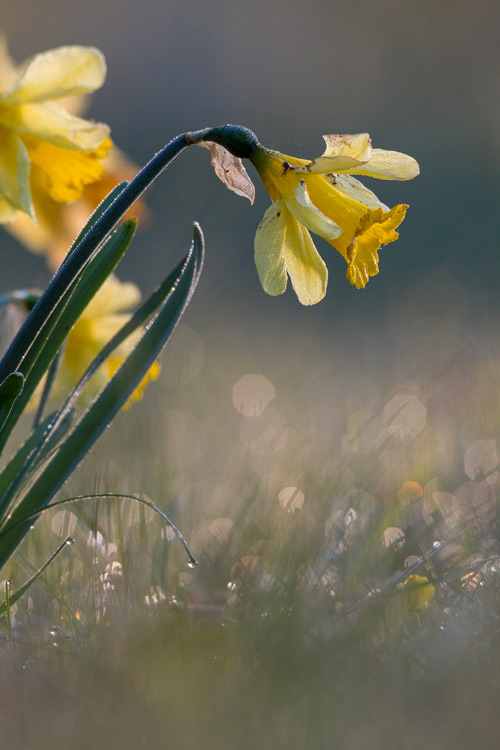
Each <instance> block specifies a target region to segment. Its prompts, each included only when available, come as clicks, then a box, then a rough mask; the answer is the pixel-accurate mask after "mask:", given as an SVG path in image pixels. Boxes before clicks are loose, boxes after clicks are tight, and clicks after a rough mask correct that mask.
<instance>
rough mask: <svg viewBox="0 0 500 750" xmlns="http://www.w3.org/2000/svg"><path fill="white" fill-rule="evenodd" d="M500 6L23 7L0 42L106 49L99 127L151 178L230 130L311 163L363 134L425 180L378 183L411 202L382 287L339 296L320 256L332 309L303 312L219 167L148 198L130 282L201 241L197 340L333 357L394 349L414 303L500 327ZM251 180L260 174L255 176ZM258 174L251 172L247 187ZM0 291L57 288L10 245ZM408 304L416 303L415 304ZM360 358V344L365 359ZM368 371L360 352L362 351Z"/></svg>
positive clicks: (251, 212)
mask: <svg viewBox="0 0 500 750" xmlns="http://www.w3.org/2000/svg"><path fill="white" fill-rule="evenodd" d="M499 16H500V10H499V7H498V3H496V2H494V0H480V2H479V3H471V2H468V1H467V0H454V1H453V2H449V3H439V4H436V3H435V2H432V0H410V1H409V2H401V1H400V0H377V1H376V2H372V1H371V0H360V1H359V2H355V3H351V2H343V1H342V0H333V2H332V1H329V2H326V0H325V1H322V0H311V2H308V3H304V2H295V1H294V0H292V1H291V2H284V0H266V1H265V2H264V0H262V1H261V0H256V2H254V3H252V5H251V7H249V6H248V5H247V4H244V3H242V2H239V0H237V1H236V2H224V1H223V0H214V1H213V2H210V3H202V2H199V0H185V1H184V2H183V3H174V2H170V0H162V1H161V2H160V1H158V2H155V1H154V0H145V2H143V3H141V4H138V3H136V2H133V1H132V0H119V2H118V0H117V1H116V2H114V1H113V0H106V2H97V0H87V2H85V3H77V2H72V1H70V2H62V0H61V1H60V2H59V0H50V2H34V0H18V2H16V4H15V6H14V4H6V7H5V8H4V9H3V13H2V30H3V32H4V33H5V34H6V36H7V38H8V42H9V47H10V52H11V55H12V56H13V57H14V59H15V60H17V61H18V62H21V61H22V60H24V59H25V58H26V57H28V56H30V55H32V54H34V53H36V52H38V51H41V50H44V49H49V48H51V47H55V46H58V45H61V44H72V43H81V44H89V45H95V46H97V47H99V48H100V49H101V50H102V51H103V52H104V54H105V56H106V59H107V63H108V77H107V81H106V83H105V85H104V87H103V88H102V89H101V90H100V91H99V92H97V93H96V94H95V95H94V97H93V100H92V104H91V107H90V110H89V114H90V115H91V116H94V117H95V118H96V119H99V120H102V121H104V122H107V123H109V124H110V126H111V129H112V135H113V138H114V140H115V142H116V143H117V145H119V146H120V148H122V149H123V150H124V151H126V152H127V154H128V155H129V156H130V157H131V158H132V159H133V160H135V161H136V162H137V163H138V164H141V165H142V164H144V163H145V162H146V161H147V160H149V158H150V157H151V156H152V154H153V153H154V152H155V151H157V150H158V149H159V148H160V147H161V146H162V145H163V144H164V143H166V142H167V141H168V140H170V139H171V138H172V137H174V136H175V135H177V134H178V133H180V132H184V131H186V130H193V129H197V128H201V127H205V126H208V125H218V124H223V123H226V122H231V123H240V124H243V125H246V126H247V127H249V128H251V129H252V130H254V131H255V132H256V133H257V135H258V137H259V139H260V140H261V142H262V143H264V145H266V146H268V147H270V148H276V149H278V150H280V151H282V152H284V153H290V154H293V155H296V156H301V157H306V158H314V157H315V156H317V155H319V154H320V153H321V152H322V150H323V141H322V138H321V135H322V134H323V133H356V132H361V131H366V132H369V133H370V135H371V137H372V141H373V143H374V145H375V146H376V147H380V148H388V149H393V150H399V151H403V152H405V153H408V154H411V155H412V156H414V157H415V158H416V159H417V160H418V161H419V163H420V165H421V176H420V177H419V178H418V179H416V180H414V181H411V182H407V183H397V182H393V183H390V182H384V183H381V182H377V181H374V180H370V179H367V180H366V183H367V184H369V187H370V188H371V189H373V190H374V191H375V192H376V193H377V194H378V195H379V197H380V198H381V200H383V201H384V202H385V203H387V204H389V205H394V204H395V203H398V202H399V203H401V202H404V203H409V204H410V210H409V211H408V214H407V218H406V220H405V222H404V224H403V225H402V227H401V232H400V240H399V241H398V242H397V243H394V244H392V245H390V246H388V247H387V248H386V249H383V250H382V251H381V253H380V257H381V263H380V267H381V272H380V274H379V276H378V277H377V278H374V279H372V280H371V281H370V283H369V284H368V287H367V288H366V289H365V290H364V291H358V290H356V289H354V288H353V287H351V286H350V285H349V284H348V283H346V280H345V265H344V261H343V260H342V259H341V258H340V257H339V256H338V254H337V253H335V252H334V251H333V252H332V248H330V246H328V245H327V244H326V243H324V242H323V241H322V240H318V247H319V249H320V252H321V254H322V256H323V257H324V259H325V261H326V263H327V264H328V267H329V272H330V280H329V293H328V295H327V297H326V299H325V300H324V301H323V302H322V303H321V304H320V305H318V306H317V307H315V308H313V309H310V310H304V309H301V308H300V305H299V304H298V303H297V301H296V299H295V298H294V295H293V294H292V293H291V292H289V293H287V294H286V296H285V297H284V298H278V299H271V298H267V297H266V296H264V295H263V294H262V292H261V290H260V288H259V283H258V279H257V275H256V272H255V270H254V266H253V257H252V256H253V236H254V232H255V228H256V227H257V224H258V222H259V221H260V219H261V217H262V214H263V212H264V210H265V209H266V207H267V206H268V204H269V199H268V196H267V194H266V193H265V190H264V189H263V188H262V186H261V185H258V187H257V200H256V204H255V206H254V207H252V206H250V205H249V203H248V202H247V201H245V200H242V199H240V198H239V197H238V196H236V195H232V194H230V193H228V192H227V190H225V189H224V188H223V186H222V185H221V184H219V182H218V180H217V179H216V178H214V174H213V172H212V170H211V168H210V165H209V160H208V158H207V154H206V153H203V152H201V151H198V150H197V149H191V150H190V151H189V152H188V153H187V154H184V155H183V156H182V158H181V160H179V161H178V162H177V163H175V165H173V166H172V168H171V169H170V170H169V172H168V174H165V175H163V176H162V178H161V179H160V180H158V182H157V183H156V185H155V187H154V189H153V190H152V191H150V193H149V195H148V198H147V200H148V204H149V205H150V207H151V209H152V221H151V223H150V226H149V227H148V228H147V230H146V231H144V232H143V233H142V235H141V236H140V237H139V238H137V240H136V241H135V242H134V247H133V250H132V251H131V252H130V253H129V255H128V257H127V258H126V260H125V262H124V264H123V266H122V267H121V272H120V275H121V277H122V278H127V279H132V280H136V281H138V283H140V285H141V287H143V289H149V288H150V287H152V286H153V285H154V284H155V282H156V281H157V279H158V278H159V276H160V275H161V274H163V273H164V270H165V269H168V268H169V267H170V264H171V261H172V258H174V257H176V258H177V257H179V256H180V254H181V253H182V252H183V251H184V250H185V248H186V247H187V246H188V244H189V242H190V235H191V222H192V221H193V220H197V221H199V222H200V223H201V224H202V227H203V229H204V231H205V235H206V241H207V263H206V268H205V273H204V277H203V279H202V283H201V286H200V288H199V290H198V293H197V295H196V299H195V301H194V303H193V307H192V308H191V320H192V321H195V320H196V321H197V326H198V327H200V324H201V326H202V327H203V331H202V333H203V335H205V333H209V332H210V331H212V332H213V330H214V328H215V329H217V328H218V326H219V325H224V327H225V328H226V329H227V327H229V328H230V329H231V328H233V327H234V328H237V330H238V332H239V335H241V336H242V337H246V335H247V332H249V331H250V332H255V331H257V332H258V333H259V335H258V336H257V338H258V339H259V340H260V338H261V336H260V334H261V333H263V332H264V331H265V334H266V336H269V335H271V336H272V335H275V334H277V333H278V334H279V335H282V336H287V335H293V334H294V331H295V330H296V326H297V325H299V326H301V325H305V326H306V327H307V330H308V332H310V333H311V332H312V331H316V332H317V333H318V334H321V335H326V336H327V337H328V339H327V340H328V342H329V343H330V345H331V346H332V347H333V346H334V345H335V343H334V342H336V341H337V340H338V339H339V337H342V335H343V330H344V329H345V326H346V325H349V323H350V322H352V321H353V320H355V321H356V327H358V323H359V324H360V325H361V327H362V328H363V330H366V329H367V328H369V327H374V328H376V336H377V347H378V348H382V349H385V348H386V347H390V346H391V341H392V338H393V333H392V331H390V330H389V329H388V324H389V323H390V321H391V320H393V319H394V318H396V319H397V317H398V316H397V314H396V313H395V312H394V305H395V304H396V305H399V304H401V303H402V301H406V300H407V299H408V298H409V295H410V293H411V291H412V290H416V289H417V290H418V293H417V297H418V300H419V302H418V303H417V304H418V306H419V307H424V306H428V305H429V304H430V305H431V306H435V305H439V306H440V307H441V308H442V307H446V306H448V305H453V306H454V309H455V312H456V313H457V314H460V315H462V316H463V319H464V321H467V322H468V323H470V322H471V321H472V320H473V319H475V320H476V321H477V322H478V324H479V323H480V324H481V325H482V326H483V325H484V324H485V323H487V321H485V318H484V316H485V315H486V316H488V314H489V312H490V311H492V310H496V307H497V303H498V299H497V295H496V289H497V285H498V274H499V273H500V258H499V254H498V236H497V232H496V229H497V225H498V221H497V212H498V203H499V185H498V183H499V180H498V162H499V154H500V135H499V132H500V130H499V117H500V114H499V103H498V102H499V98H498V89H499V77H500V70H499V68H500V60H499V57H498V53H497V49H498V26H499ZM250 170H252V167H251V166H250ZM253 175H254V176H256V175H255V172H253ZM0 253H1V255H0V258H1V263H2V282H1V285H2V288H3V289H5V288H12V287H13V286H18V285H21V286H22V285H25V284H26V283H28V282H27V276H29V277H30V282H31V283H32V282H40V283H41V282H42V281H46V279H47V276H46V274H45V275H44V271H43V270H42V269H43V266H42V264H41V263H37V262H35V261H36V259H33V258H32V256H30V255H29V254H28V253H26V251H24V250H22V249H20V248H19V247H17V246H16V244H15V243H13V242H12V241H10V240H9V239H8V238H7V237H3V238H2V243H1V249H0ZM403 304H405V302H403ZM353 345H354V342H353ZM355 346H356V356H357V357H359V356H360V352H359V349H360V342H359V340H358V341H357V342H356V344H355Z"/></svg>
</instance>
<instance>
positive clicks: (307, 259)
mask: <svg viewBox="0 0 500 750" xmlns="http://www.w3.org/2000/svg"><path fill="white" fill-rule="evenodd" d="M323 137H324V139H325V142H326V151H325V152H324V154H323V155H322V156H321V157H319V158H318V159H315V160H314V161H307V160H305V159H297V158H295V157H292V156H286V155H284V154H281V153H279V152H278V151H271V150H269V149H266V148H264V147H262V146H261V145H260V144H257V145H256V146H255V147H254V148H253V151H252V153H251V155H250V157H249V158H250V160H251V162H252V163H253V165H254V166H255V167H256V169H257V171H258V173H259V175H260V177H261V179H262V181H263V183H264V186H265V187H266V189H267V191H268V193H269V195H270V196H271V199H272V200H273V205H272V206H271V207H270V208H269V209H268V210H267V211H266V213H265V215H264V218H263V220H262V221H261V223H260V225H259V228H258V230H257V234H256V237H255V262H256V265H257V270H258V273H259V277H260V281H261V283H262V286H263V288H264V290H265V291H266V292H267V293H268V294H272V295H276V294H282V293H283V292H284V291H285V289H286V286H287V275H288V276H290V279H291V281H292V285H293V288H294V290H295V292H296V294H297V296H298V298H299V300H300V302H302V304H304V305H313V304H315V303H316V302H319V301H320V300H321V299H322V298H323V297H324V295H325V292H326V285H327V278H328V271H327V268H326V266H325V264H324V262H323V260H322V258H321V257H320V255H319V253H318V251H317V250H316V247H315V245H314V243H313V241H312V239H311V236H310V234H309V232H313V233H314V234H317V235H319V236H320V237H323V238H324V239H325V240H326V241H327V242H329V243H330V245H332V246H333V247H334V248H335V249H336V250H338V252H339V253H340V254H341V255H342V256H343V257H344V258H345V260H346V261H347V266H348V267H347V279H348V280H349V281H350V282H351V284H354V285H355V286H356V287H357V288H358V289H359V288H363V287H364V286H365V285H366V283H367V282H368V280H369V278H370V276H374V275H375V274H377V273H378V270H379V269H378V264H379V258H378V251H379V249H380V247H381V246H382V245H386V244H388V243H389V242H393V241H394V240H396V239H397V238H398V233H397V232H396V227H398V226H399V224H401V222H402V221H403V219H404V217H405V213H406V209H407V208H408V206H406V205H404V204H401V205H397V206H395V207H394V208H392V209H390V208H388V207H387V206H385V205H384V204H383V203H381V202H380V201H379V199H378V198H377V196H376V195H375V194H374V193H372V192H371V190H368V188H366V187H364V185H362V184H361V183H360V182H359V181H358V180H357V179H355V178H354V177H353V176H352V175H367V176H369V177H376V178H378V179H382V180H410V179H412V178H413V177H416V176H417V175H418V174H419V167H418V164H417V162H416V161H415V159H413V158H412V157H411V156H407V155H406V154H401V153H399V152H397V151H384V150H382V149H374V148H372V146H371V142H370V137H369V136H368V134H367V133H359V134H357V135H326V136H323Z"/></svg>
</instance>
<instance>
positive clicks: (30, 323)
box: [0, 137, 204, 615]
mask: <svg viewBox="0 0 500 750" xmlns="http://www.w3.org/2000/svg"><path fill="white" fill-rule="evenodd" d="M185 145H186V144H185V141H184V139H183V137H179V138H178V139H176V140H175V141H173V142H172V143H171V144H169V145H167V146H166V147H165V149H163V151H162V152H160V154H157V155H156V156H155V157H154V159H153V160H152V162H150V164H148V165H146V167H145V168H144V169H143V170H141V172H139V174H138V175H137V176H136V178H135V179H134V180H132V182H131V183H126V182H125V183H122V184H120V185H118V186H117V187H116V188H115V189H114V190H113V191H112V192H111V193H110V194H109V195H108V197H107V198H106V199H105V200H104V201H103V203H102V204H101V205H100V206H99V207H98V208H97V210H96V211H95V212H94V214H93V215H92V216H91V217H90V219H89V221H88V223H87V225H86V226H85V227H84V229H83V230H82V232H81V233H80V235H79V236H78V237H77V238H76V240H75V242H74V243H73V245H72V247H71V248H70V250H69V252H68V255H67V256H66V259H65V260H64V262H63V263H62V264H61V266H60V267H59V269H58V271H57V272H56V274H55V275H54V277H53V279H52V281H51V283H50V285H49V286H48V288H47V290H46V291H45V292H44V293H40V295H33V293H31V292H30V293H28V292H26V293H25V294H23V293H13V294H11V295H4V296H2V298H1V299H0V304H5V303H7V302H9V301H14V302H16V303H18V304H19V303H22V304H24V306H25V307H28V305H27V304H26V302H27V301H29V303H30V306H32V309H31V311H30V312H29V314H28V315H27V317H26V320H25V322H24V323H23V325H22V326H21V328H20V330H19V331H18V333H17V335H16V336H15V338H14V340H13V341H12V343H11V345H10V347H9V349H8V350H7V352H6V353H5V355H4V357H3V359H2V361H1V362H0V454H1V453H2V452H3V451H4V449H5V446H6V445H7V442H8V441H9V439H10V438H11V437H12V432H13V429H14V427H15V426H16V424H17V423H18V421H19V419H20V417H21V416H22V415H23V413H24V412H25V411H26V409H27V407H28V406H29V405H30V404H31V403H32V401H33V398H34V394H35V392H36V389H37V388H40V387H41V383H42V382H43V381H45V386H44V388H43V391H42V396H41V400H40V404H39V408H38V412H37V416H36V418H35V424H34V426H33V429H32V431H31V432H30V434H28V436H27V437H26V440H25V442H24V443H23V444H22V445H21V446H20V447H19V448H18V449H17V451H16V452H15V453H14V455H13V456H12V458H10V460H8V461H7V462H6V463H5V465H4V467H3V470H2V471H1V472H0V567H3V566H4V565H5V564H6V563H7V562H8V561H9V560H10V559H11V556H12V555H13V554H14V552H15V551H16V550H17V548H18V546H19V544H20V542H21V541H22V539H23V538H24V536H25V535H26V533H27V531H28V530H29V528H30V527H31V526H32V524H33V523H34V521H35V520H36V518H37V517H38V515H39V514H40V513H41V512H42V510H43V509H44V508H46V507H47V506H48V505H49V504H50V503H51V501H52V500H53V498H54V496H55V495H56V493H57V492H58V490H59V489H60V488H61V487H62V485H63V484H64V482H65V481H66V480H67V479H68V477H69V476H70V475H71V474H72V472H73V471H74V469H75V468H76V467H77V466H78V464H79V463H80V462H81V461H82V459H83V458H84V457H85V456H86V454H87V453H88V452H89V451H90V450H91V448H92V446H93V445H94V444H95V443H96V441H97V440H98V439H99V437H100V436H101V434H102V433H103V432H104V430H105V429H106V428H107V427H108V425H109V424H110V422H111V421H112V420H113V418H114V417H115V416H116V414H117V413H118V411H119V410H120V409H121V408H122V406H124V405H125V404H126V402H127V401H128V399H129V398H130V397H131V395H132V394H133V393H134V391H135V389H136V388H137V387H138V386H139V384H140V383H141V381H142V380H143V379H144V377H145V375H146V373H147V372H148V370H149V368H150V367H151V366H152V365H153V363H154V362H155V360H156V359H157V357H158V355H159V354H160V352H161V350H162V348H163V347H164V345H165V344H166V342H167V340H168V338H169V337H170V335H171V333H172V331H173V330H174V328H175V326H176V325H177V323H178V321H179V319H180V317H181V315H182V314H183V312H184V310H185V309H186V306H187V305H188V303H189V301H190V299H191V296H192V294H193V292H194V289H195V287H196V285H197V283H198V279H199V276H200V272H201V268H202V263H203V252H204V246H203V235H202V233H201V230H200V228H199V227H198V225H195V227H194V240H193V244H192V246H191V249H190V250H189V252H188V254H187V255H186V257H185V258H184V259H183V260H182V261H181V262H180V263H179V264H178V265H177V266H176V267H175V268H174V270H173V271H172V272H171V273H170V274H169V275H168V276H167V278H166V279H165V280H164V281H163V282H162V283H161V284H160V285H159V286H158V288H157V289H156V290H155V291H154V292H153V293H152V294H151V296H150V297H149V298H148V299H147V300H146V301H145V302H144V303H143V304H142V305H141V306H140V308H139V309H138V310H137V311H136V313H135V314H134V315H133V316H132V317H131V318H130V320H129V321H128V322H127V323H126V324H125V325H124V326H123V327H122V328H121V330H119V331H118V333H117V334H116V335H115V336H114V337H113V338H112V340H111V341H109V343H108V344H107V345H106V346H105V347H104V349H103V350H102V351H101V352H100V353H99V354H98V355H97V356H96V357H95V359H94V361H93V362H91V364H90V365H89V367H88V369H87V370H86V372H85V373H84V374H83V376H82V377H81V380H80V382H79V383H77V385H76V386H75V387H74V388H73V389H72V390H71V392H70V393H69V394H67V396H66V398H65V401H64V403H63V404H62V406H61V407H60V408H59V409H58V410H57V411H56V412H54V413H53V414H51V415H50V416H49V417H48V418H45V419H43V411H44V409H45V405H46V402H47V400H48V397H49V395H50V389H51V386H52V384H53V379H54V377H55V376H56V371H57V364H58V358H59V357H60V355H61V353H62V351H63V348H64V344H65V341H66V338H67V336H68V333H69V332H70V331H71V329H72V327H73V326H74V325H75V323H76V322H77V321H78V320H79V318H80V316H81V315H82V313H83V311H84V310H85V309H86V308H87V306H88V304H89V303H90V301H91V300H92V299H93V297H94V296H95V294H96V293H97V292H98V291H99V289H100V288H101V287H102V285H103V283H104V282H105V281H106V279H107V278H108V276H109V275H110V274H111V272H112V271H113V270H114V268H115V267H116V266H117V264H118V263H119V262H120V260H121V258H122V257H123V255H124V253H125V252H126V250H127V248H128V247H129V245H130V242H131V240H132V237H133V235H134V232H135V228H136V222H135V221H127V222H125V223H123V224H122V225H121V226H119V227H118V228H116V225H117V223H118V222H119V221H120V219H121V218H122V217H123V215H124V213H125V212H126V211H127V210H128V209H129V208H130V206H131V205H132V204H133V202H134V201H135V200H136V199H137V197H138V195H140V193H141V192H142V191H143V190H144V189H145V188H146V187H147V186H148V185H149V184H150V182H151V181H152V180H153V179H155V177H156V176H157V174H159V172H160V171H161V170H162V169H164V167H165V166H167V165H168V163H169V162H170V161H171V160H172V158H174V156H175V155H176V154H177V153H178V152H179V151H180V150H182V148H184V147H185ZM131 334H135V336H136V337H138V340H137V342H136V344H135V346H134V347H132V350H131V352H130V353H129V355H128V356H127V357H126V358H125V359H124V360H123V361H122V363H121V365H120V367H119V368H118V369H117V370H116V372H115V373H114V375H113V376H112V377H111V378H110V379H109V380H108V382H107V383H106V384H105V386H104V387H103V388H102V389H101V391H100V392H99V393H98V394H97V396H96V397H95V398H94V400H93V401H92V403H91V404H90V405H89V406H87V407H86V408H85V409H84V410H83V411H82V412H81V413H79V414H78V416H77V417H76V415H77V413H78V399H79V397H80V395H81V394H82V392H83V390H84V389H85V387H86V386H87V384H88V382H89V380H90V379H91V377H92V376H93V375H94V374H95V372H96V370H97V369H98V368H99V366H100V365H102V363H103V362H104V361H105V360H106V359H107V358H108V357H110V356H111V355H112V354H113V352H114V351H115V350H116V349H117V347H118V346H119V345H120V344H122V342H123V341H125V339H127V337H129V336H130V335H131ZM164 518H165V520H166V521H167V522H168V523H169V521H168V519H167V518H166V517H164ZM174 529H175V527H174ZM175 531H176V530H175ZM176 533H178V532H176ZM179 536H180V535H179ZM180 538H181V537H180ZM181 541H183V540H182V538H181ZM64 544H65V542H64V543H63V544H62V545H60V547H58V549H57V550H56V551H55V552H54V553H53V554H52V555H51V556H50V557H49V559H48V560H46V562H45V563H44V565H42V567H41V568H40V569H38V570H37V571H35V572H34V573H33V575H31V576H30V578H29V579H28V580H27V581H26V583H25V584H23V585H22V586H21V587H19V588H18V589H17V591H16V592H15V593H10V597H9V599H8V601H6V603H5V604H4V605H2V606H0V615H1V614H5V613H7V614H8V610H9V606H10V605H12V604H13V603H14V602H15V601H16V600H17V599H18V598H19V597H20V596H21V595H22V594H23V593H24V592H25V591H26V590H27V589H28V588H29V586H30V585H31V583H32V582H33V581H34V580H35V579H36V578H38V576H39V575H40V574H41V573H42V572H43V570H45V568H46V567H47V565H49V563H50V562H51V561H52V560H53V559H54V557H55V556H56V555H57V554H59V552H60V551H61V549H62V548H63V547H64ZM191 560H192V561H193V558H191ZM194 562H195V561H194ZM9 602H10V604H9Z"/></svg>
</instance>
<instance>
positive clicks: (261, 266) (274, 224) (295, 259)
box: [255, 199, 328, 305]
mask: <svg viewBox="0 0 500 750" xmlns="http://www.w3.org/2000/svg"><path fill="white" fill-rule="evenodd" d="M255 264H256V266H257V271H258V273H259V278H260V282H261V284H262V287H263V288H264V291H266V292H267V293H268V294H272V295H277V294H283V292H284V291H285V289H286V286H287V273H288V275H289V276H290V279H291V281H292V285H293V288H294V291H295V293H296V295H297V297H298V298H299V301H300V302H301V303H302V304H303V305H314V304H316V303H317V302H319V301H320V300H321V299H323V297H324V296H325V292H326V284H327V279H328V271H327V268H326V266H325V264H324V262H323V260H322V259H321V257H320V255H319V253H318V251H317V250H316V248H315V246H314V243H313V241H312V239H311V237H310V235H309V232H308V231H307V229H306V228H305V227H303V226H302V224H300V223H299V222H298V221H297V220H296V219H295V218H294V217H293V216H292V214H291V213H290V212H289V211H288V210H287V208H286V205H285V204H284V202H283V200H282V199H279V200H277V201H276V202H275V203H273V205H272V206H271V207H270V208H269V209H268V210H267V211H266V213H265V215H264V218H263V220H262V221H261V223H260V225H259V228H258V230H257V234H256V236H255Z"/></svg>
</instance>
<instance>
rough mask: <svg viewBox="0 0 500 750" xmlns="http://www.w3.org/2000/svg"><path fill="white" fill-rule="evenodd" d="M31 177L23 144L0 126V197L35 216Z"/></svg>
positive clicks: (14, 206)
mask: <svg viewBox="0 0 500 750" xmlns="http://www.w3.org/2000/svg"><path fill="white" fill-rule="evenodd" d="M29 177H30V161H29V157H28V152H27V150H26V148H25V146H24V144H23V142H22V141H21V140H20V139H19V138H18V137H17V136H16V134H15V133H13V132H12V131H10V130H9V129H8V128H3V127H2V126H0V195H1V196H2V198H3V199H4V200H5V201H6V202H7V203H9V204H10V205H11V206H12V207H13V208H14V209H19V210H20V211H25V212H26V213H27V214H29V215H30V216H33V202H32V199H31V192H30V184H29ZM4 215H8V213H7V214H5V212H4Z"/></svg>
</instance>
